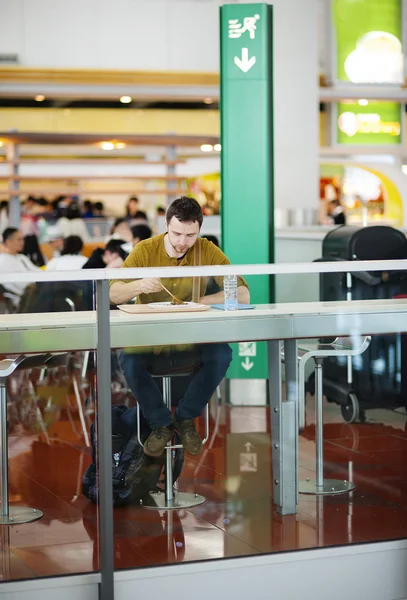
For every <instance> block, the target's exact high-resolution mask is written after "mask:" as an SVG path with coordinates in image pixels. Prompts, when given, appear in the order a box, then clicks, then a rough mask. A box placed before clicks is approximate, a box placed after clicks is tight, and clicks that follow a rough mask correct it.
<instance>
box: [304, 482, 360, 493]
mask: <svg viewBox="0 0 407 600" xmlns="http://www.w3.org/2000/svg"><path fill="white" fill-rule="evenodd" d="M355 487H356V486H355V484H353V483H352V482H351V481H346V479H345V480H344V479H324V482H323V485H317V482H316V480H315V479H305V480H304V481H300V482H299V487H298V491H299V492H300V494H313V495H314V496H330V495H334V494H347V493H348V492H351V491H352V490H354V489H355Z"/></svg>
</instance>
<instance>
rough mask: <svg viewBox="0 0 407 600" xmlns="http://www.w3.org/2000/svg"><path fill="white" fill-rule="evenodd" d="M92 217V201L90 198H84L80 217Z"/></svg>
mask: <svg viewBox="0 0 407 600" xmlns="http://www.w3.org/2000/svg"><path fill="white" fill-rule="evenodd" d="M93 217H94V214H93V202H92V201H91V200H85V202H84V203H83V213H82V219H92V218H93Z"/></svg>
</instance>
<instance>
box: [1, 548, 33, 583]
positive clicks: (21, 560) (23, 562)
mask: <svg viewBox="0 0 407 600" xmlns="http://www.w3.org/2000/svg"><path fill="white" fill-rule="evenodd" d="M15 549H16V548H14V547H11V546H9V547H8V548H7V551H8V552H9V553H10V554H12V555H13V556H14V558H15V559H16V560H17V561H18V562H19V563H22V564H23V565H24V567H25V568H26V569H28V570H29V571H31V573H32V574H33V575H34V576H35V577H40V575H39V573H37V571H34V569H33V568H32V567H30V566H29V565H27V563H26V562H25V560H24V559H23V558H21V557H20V556H18V554H16V553H15V552H14V550H15ZM3 551H4V550H3ZM24 579H26V578H25V577H24ZM3 581H5V580H3ZM7 581H21V580H20V579H8V580H7Z"/></svg>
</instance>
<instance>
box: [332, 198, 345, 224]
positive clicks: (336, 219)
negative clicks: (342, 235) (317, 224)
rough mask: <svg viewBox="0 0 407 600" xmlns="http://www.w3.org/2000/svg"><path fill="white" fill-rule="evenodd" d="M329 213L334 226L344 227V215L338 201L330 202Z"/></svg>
mask: <svg viewBox="0 0 407 600" xmlns="http://www.w3.org/2000/svg"><path fill="white" fill-rule="evenodd" d="M329 212H330V216H331V219H332V221H333V223H334V225H346V215H345V212H344V210H343V208H342V206H341V203H340V202H339V200H337V199H335V200H332V201H331V204H330V211H329Z"/></svg>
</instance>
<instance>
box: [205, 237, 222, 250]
mask: <svg viewBox="0 0 407 600" xmlns="http://www.w3.org/2000/svg"><path fill="white" fill-rule="evenodd" d="M201 237H202V238H205V240H208V242H212V244H215V246H216V247H217V248H219V240H218V238H217V237H216V235H201Z"/></svg>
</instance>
